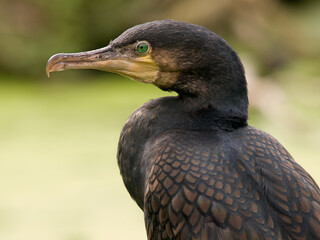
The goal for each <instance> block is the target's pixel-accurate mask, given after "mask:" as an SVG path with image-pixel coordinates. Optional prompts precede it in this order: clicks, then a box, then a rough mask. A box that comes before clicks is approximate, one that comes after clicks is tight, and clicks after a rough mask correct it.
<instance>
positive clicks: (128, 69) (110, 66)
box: [46, 46, 158, 83]
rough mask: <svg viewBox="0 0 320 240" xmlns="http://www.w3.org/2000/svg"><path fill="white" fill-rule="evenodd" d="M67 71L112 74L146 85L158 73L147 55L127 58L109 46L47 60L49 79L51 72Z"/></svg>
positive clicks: (57, 55) (151, 81)
mask: <svg viewBox="0 0 320 240" xmlns="http://www.w3.org/2000/svg"><path fill="white" fill-rule="evenodd" d="M128 55H129V54H128ZM67 69H96V70H101V71H108V72H114V73H118V74H121V75H124V76H126V77H130V78H133V79H135V80H138V81H141V82H146V83H153V82H154V80H155V79H156V76H157V73H158V66H157V65H156V64H155V62H154V61H153V59H152V58H151V57H150V55H149V54H148V55H145V56H127V55H126V54H123V53H120V52H118V51H116V50H114V49H113V48H112V47H110V46H107V47H104V48H100V49H97V50H93V51H88V52H79V53H59V54H56V55H53V56H52V57H51V58H50V59H49V60H48V63H47V67H46V72H47V75H48V77H49V76H50V73H51V72H57V71H64V70H67Z"/></svg>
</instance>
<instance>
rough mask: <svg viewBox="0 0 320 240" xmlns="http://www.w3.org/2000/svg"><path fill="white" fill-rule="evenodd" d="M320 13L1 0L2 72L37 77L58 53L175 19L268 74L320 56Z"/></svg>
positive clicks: (255, 5) (204, 4)
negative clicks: (220, 40) (213, 36)
mask: <svg viewBox="0 0 320 240" xmlns="http://www.w3.org/2000/svg"><path fill="white" fill-rule="evenodd" d="M295 6H298V7H295ZM319 10H320V2H319V1H277V0H262V1H260V0H259V1H258V0H237V1H232V0H229V1H219V0H214V1H213V0H201V1H194V0H183V1H182V0H177V1H169V0H165V1H163V0H151V1H150V0H135V1H131V0H92V1H86V0H68V1H64V0H52V1H43V0H2V1H0V48H1V55H0V71H1V72H2V73H4V74H10V75H20V76H26V75H29V76H40V74H43V69H44V65H45V63H46V61H47V59H48V58H49V57H50V56H51V55H52V54H54V53H57V52H74V51H83V50H89V49H94V48H98V47H102V46H105V45H107V44H108V42H109V41H110V40H111V39H113V38H115V37H117V36H118V35H119V34H120V33H121V32H122V31H124V30H125V29H127V28H128V27H131V26H134V25H136V24H138V23H142V22H145V21H151V20H155V19H163V18H172V19H176V20H183V21H187V22H192V23H196V24H201V25H204V26H206V27H208V28H210V29H211V30H213V31H215V32H217V33H218V34H220V35H222V36H223V37H224V38H226V39H227V40H228V41H229V42H231V43H232V45H233V46H234V47H236V48H237V49H240V50H243V51H246V52H249V53H250V54H251V55H252V56H253V57H254V59H255V61H256V62H257V63H259V64H257V67H259V71H260V72H261V73H264V74H267V73H270V72H272V71H273V70H274V69H278V68H279V67H282V66H283V65H285V64H287V63H288V62H291V61H294V60H295V59H297V58H300V59H301V58H308V59H314V60H315V59H319V57H320V45H319V44H318V42H319V40H320V28H319V23H320V14H319ZM186 13H187V14H186Z"/></svg>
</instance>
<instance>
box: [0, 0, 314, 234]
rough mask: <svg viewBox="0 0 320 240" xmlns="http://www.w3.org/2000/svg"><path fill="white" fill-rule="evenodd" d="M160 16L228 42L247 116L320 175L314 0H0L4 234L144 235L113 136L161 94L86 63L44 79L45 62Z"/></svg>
mask: <svg viewBox="0 0 320 240" xmlns="http://www.w3.org/2000/svg"><path fill="white" fill-rule="evenodd" d="M166 18H170V19H175V20H183V21H186V22H190V23H195V24H200V25H203V26H206V27H207V28H209V29H211V30H213V31H215V32H216V33H218V34H219V35H221V36H222V37H223V38H225V39H226V40H227V41H228V42H229V44H230V45H231V46H232V47H233V48H234V49H235V50H236V51H237V52H238V53H239V55H240V57H241V59H242V61H243V63H244V65H245V68H246V73H247V78H248V82H249V93H250V104H251V105H250V119H249V122H250V124H251V125H253V126H256V127H258V128H260V129H263V130H265V131H267V132H269V133H270V134H272V135H273V136H275V137H276V138H277V139H278V140H279V141H280V142H281V143H282V144H283V145H284V146H285V147H286V148H287V149H288V150H289V152H290V153H291V154H292V155H293V157H294V158H295V159H296V161H298V162H299V163H300V164H301V165H302V166H303V167H304V168H305V169H306V170H307V171H308V172H309V173H310V174H311V175H312V176H313V177H314V179H315V180H316V181H317V182H318V183H320V173H319V171H320V161H319V160H320V159H319V158H320V157H319V155H320V124H319V123H320V27H319V26H320V1H311V0H309V1H308V0H300V1H299V0H295V1H293V0H292V1H291V0H286V1H285V0H282V1H281V0H226V1H219V0H176V1H170V0H91V1H86V0H68V1H66V0H50V1H49V0H48V1H45V0H1V1H0V239H1V240H21V239H24V240H29V239H30V240H43V239H46V240H53V239H59V240H60V239H61V240H91V239H92V240H93V239H94V240H102V239H131V240H135V239H146V235H145V230H144V222H143V213H142V212H141V210H140V209H138V207H137V206H136V204H135V203H134V202H133V201H132V200H131V199H130V197H129V194H128V193H127V192H126V190H125V188H124V186H123V184H122V180H121V177H120V174H119V170H118V167H117V162H116V148H117V141H118V137H119V133H120V130H121V127H122V125H123V124H124V122H125V120H126V118H127V117H128V116H129V115H130V113H131V112H132V111H133V110H134V109H136V108H137V107H138V106H140V105H141V104H142V103H144V102H146V101H147V100H149V99H151V98H156V97H159V96H164V95H168V93H164V92H162V91H160V90H159V89H157V88H155V87H154V86H149V85H145V84H142V83H138V82H134V81H131V80H129V79H125V78H123V77H120V76H117V75H114V74H109V73H101V72H96V71H90V70H85V71H84V70H82V71H67V72H63V73H54V74H52V77H51V78H50V79H48V78H47V77H46V75H45V65H46V62H47V60H48V58H49V57H50V56H51V55H53V54H55V53H58V52H78V51H84V50H91V49H95V48H99V47H103V46H106V45H107V44H108V43H109V41H110V40H111V39H113V38H115V37H117V36H118V35H119V34H120V33H121V32H123V31H124V30H125V29H127V28H129V27H131V26H134V25H136V24H138V23H143V22H146V21H151V20H157V19H166Z"/></svg>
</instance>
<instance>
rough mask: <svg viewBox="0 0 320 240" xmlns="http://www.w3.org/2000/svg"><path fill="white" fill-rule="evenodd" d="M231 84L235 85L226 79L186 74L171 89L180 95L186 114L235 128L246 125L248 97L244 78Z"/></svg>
mask: <svg viewBox="0 0 320 240" xmlns="http://www.w3.org/2000/svg"><path fill="white" fill-rule="evenodd" d="M229 82H230V81H229ZM233 83H236V84H228V79H226V78H225V77H223V78H222V79H218V78H217V77H216V78H215V79H213V80H211V81H210V80H209V81H208V79H207V78H204V79H201V76H200V77H199V76H198V77H197V78H196V77H194V76H190V75H185V76H184V77H183V78H180V80H179V81H177V84H176V85H175V86H174V88H173V89H172V90H174V91H176V92H177V93H178V94H179V97H178V99H179V100H180V101H181V103H182V104H181V105H182V106H183V109H184V110H185V111H186V112H190V113H195V114H198V115H199V116H200V115H203V119H210V118H211V119H212V118H214V121H215V122H216V121H218V122H225V123H226V124H227V125H228V126H230V125H231V126H234V127H235V128H237V126H238V127H239V126H246V125H247V119H248V96H247V86H246V80H245V77H244V75H243V78H242V79H238V80H235V81H233Z"/></svg>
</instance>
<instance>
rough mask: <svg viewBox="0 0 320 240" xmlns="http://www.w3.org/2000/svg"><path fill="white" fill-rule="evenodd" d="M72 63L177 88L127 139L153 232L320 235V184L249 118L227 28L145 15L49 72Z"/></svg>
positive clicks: (55, 60)
mask: <svg viewBox="0 0 320 240" xmlns="http://www.w3.org/2000/svg"><path fill="white" fill-rule="evenodd" d="M71 68H95V69H101V70H106V71H112V72H117V73H120V74H123V75H126V76H129V77H131V78H133V79H136V80H138V81H142V82H147V83H153V84H154V85H156V86H158V87H160V88H161V89H163V90H169V91H176V92H177V93H178V96H177V97H167V98H160V99H155V100H151V101H149V102H147V103H146V104H144V105H143V106H141V107H140V108H138V109H137V110H136V111H135V112H134V113H133V114H132V115H131V116H130V117H129V119H128V120H127V122H126V124H125V126H124V127H123V130H122V132H121V136H120V140H119V148H118V163H119V167H120V171H121V174H122V177H123V180H124V183H125V185H126V187H127V189H128V191H129V193H130V195H131V196H132V198H133V199H134V200H135V201H136V202H137V204H138V205H139V207H140V208H141V209H142V210H143V211H144V214H145V222H146V229H147V236H148V239H149V240H165V239H172V240H200V239H201V240H214V239H231V240H232V239H243V240H247V239H248V240H249V239H251V240H254V239H283V240H285V239H286V240H287V239H320V190H319V187H318V186H317V184H316V183H315V182H314V180H313V179H312V178H311V176H310V175H309V174H308V173H307V172H306V171H305V170H304V169H303V168H302V167H301V166H300V165H298V164H297V163H296V162H295V161H294V160H293V158H292V157H291V156H290V154H289V153H288V152H287V151H286V150H285V149H284V148H283V146H282V145H281V144H280V143H279V142H278V141H277V140H276V139H274V138H273V137H271V136H270V135H268V134H266V133H264V132H262V131H260V130H257V129H255V128H253V127H250V126H248V125H247V106H248V99H247V88H246V80H245V76H244V71H243V68H242V65H241V62H240V60H239V58H238V57H237V55H236V53H235V52H234V51H233V50H232V49H231V48H230V47H229V46H228V44H227V43H226V42H225V41H224V40H222V39H221V38H220V37H219V36H217V35H216V34H214V33H212V32H210V31H209V30H207V29H205V28H202V27H199V26H196V25H191V24H186V23H182V22H176V21H170V20H165V21H156V22H151V23H146V24H142V25H138V26H136V27H133V28H132V29H129V30H127V31H126V32H125V33H123V34H122V35H121V36H120V37H118V38H117V39H115V40H114V41H112V42H111V43H110V44H109V46H107V47H105V48H102V49H99V50H95V51H90V52H85V53H78V54H58V55H55V56H53V57H52V58H51V59H50V60H49V62H48V65H47V72H48V73H49V72H51V71H57V70H64V69H71ZM123 214H125V213H123Z"/></svg>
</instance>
